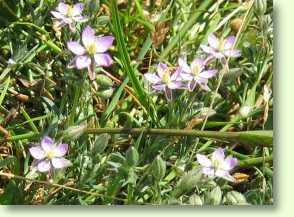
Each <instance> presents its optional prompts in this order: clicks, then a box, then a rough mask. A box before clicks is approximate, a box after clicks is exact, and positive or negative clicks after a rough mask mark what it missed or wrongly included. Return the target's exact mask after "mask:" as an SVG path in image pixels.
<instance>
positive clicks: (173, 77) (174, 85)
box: [144, 63, 182, 100]
mask: <svg viewBox="0 0 294 217" xmlns="http://www.w3.org/2000/svg"><path fill="white" fill-rule="evenodd" d="M144 77H145V79H146V80H147V81H148V82H150V83H151V84H152V85H151V87H152V89H153V90H154V91H164V93H165V96H166V98H167V100H172V99H173V96H172V90H173V89H179V88H181V86H182V82H181V81H180V70H179V69H178V68H177V69H176V70H175V71H174V72H172V69H171V68H169V67H168V66H167V65H166V64H163V63H159V64H158V65H157V75H156V74H155V73H150V72H148V73H145V74H144Z"/></svg>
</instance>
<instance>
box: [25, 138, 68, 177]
mask: <svg viewBox="0 0 294 217" xmlns="http://www.w3.org/2000/svg"><path fill="white" fill-rule="evenodd" d="M29 151H30V154H31V155H32V156H33V158H34V159H35V161H34V162H33V165H34V166H35V167H36V169H37V170H38V171H39V172H51V171H52V170H53V169H62V168H66V167H69V166H71V162H70V161H69V160H67V159H65V158H64V157H63V156H64V155H65V154H66V153H67V151H68V144H63V143H59V144H56V143H55V142H54V140H53V139H51V138H50V137H48V136H45V137H44V138H43V139H42V140H41V143H40V144H39V145H38V146H33V147H31V148H30V149H29Z"/></svg>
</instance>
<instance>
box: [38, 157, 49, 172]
mask: <svg viewBox="0 0 294 217" xmlns="http://www.w3.org/2000/svg"><path fill="white" fill-rule="evenodd" d="M50 168H51V164H50V161H49V160H42V161H39V162H38V163H37V169H38V171H40V172H42V173H43V172H48V171H49V170H50Z"/></svg>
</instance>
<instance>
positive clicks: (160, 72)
mask: <svg viewBox="0 0 294 217" xmlns="http://www.w3.org/2000/svg"><path fill="white" fill-rule="evenodd" d="M167 68H168V67H167V65H166V64H164V63H158V65H157V73H158V75H159V77H161V78H162V77H163V75H164V73H165V70H166V69H167Z"/></svg>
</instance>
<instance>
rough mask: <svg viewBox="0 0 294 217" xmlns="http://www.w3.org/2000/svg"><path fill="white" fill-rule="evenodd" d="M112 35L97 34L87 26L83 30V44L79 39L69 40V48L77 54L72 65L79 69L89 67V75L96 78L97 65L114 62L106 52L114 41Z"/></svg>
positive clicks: (92, 78)
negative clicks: (99, 35) (98, 35)
mask: <svg viewBox="0 0 294 217" xmlns="http://www.w3.org/2000/svg"><path fill="white" fill-rule="evenodd" d="M113 40H114V37H112V36H102V37H97V36H95V31H94V30H93V29H92V28H91V27H90V26H87V27H86V28H85V29H84V30H83V32H82V44H83V46H82V45H81V44H80V43H79V42H77V41H70V42H67V47H68V49H69V50H70V51H71V52H73V53H74V54H75V55H77V56H76V57H75V58H74V59H73V61H72V63H71V64H70V66H73V67H76V68H77V69H83V68H88V73H89V77H90V79H91V80H94V79H95V71H94V69H95V65H97V66H106V67H107V66H110V65H111V64H112V62H113V60H112V58H111V56H110V55H109V54H108V53H107V52H106V51H107V50H108V49H109V48H110V47H111V46H112V43H113Z"/></svg>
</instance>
